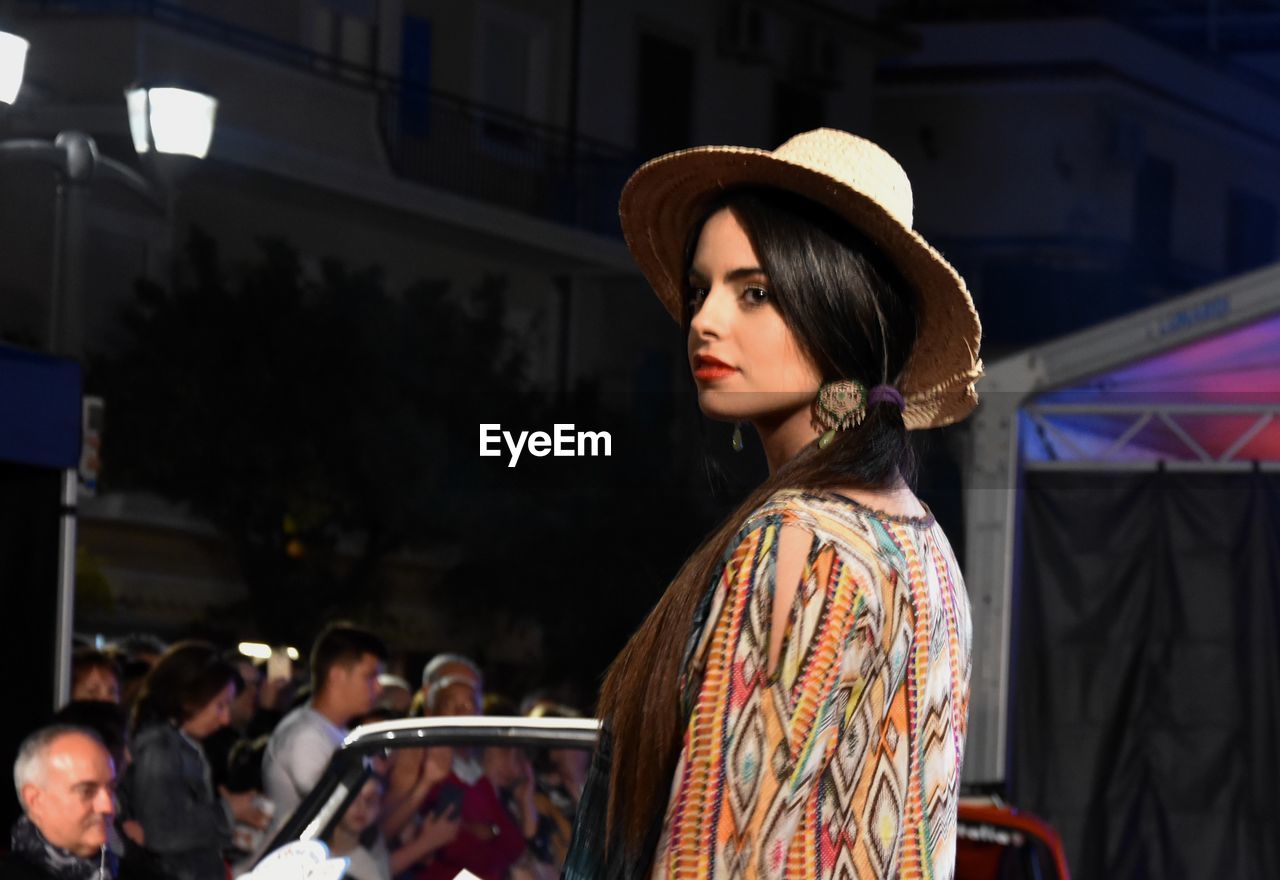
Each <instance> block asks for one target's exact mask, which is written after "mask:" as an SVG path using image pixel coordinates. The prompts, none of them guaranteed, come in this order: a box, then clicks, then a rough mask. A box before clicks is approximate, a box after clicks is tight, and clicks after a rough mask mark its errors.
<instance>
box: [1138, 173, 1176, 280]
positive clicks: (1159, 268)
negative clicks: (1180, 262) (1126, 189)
mask: <svg viewBox="0 0 1280 880" xmlns="http://www.w3.org/2000/svg"><path fill="white" fill-rule="evenodd" d="M1173 188H1174V170H1173V163H1172V162H1169V161H1168V160H1166V159H1157V158H1154V157H1152V156H1148V157H1147V158H1146V159H1145V160H1144V161H1143V163H1142V167H1141V168H1139V169H1138V175H1137V179H1136V181H1135V184H1134V195H1133V255H1134V262H1135V268H1136V269H1137V270H1138V272H1139V274H1140V275H1141V276H1144V277H1146V278H1148V279H1152V278H1159V277H1163V276H1164V275H1165V274H1167V272H1168V269H1169V263H1170V260H1171V257H1172V248H1171V243H1172V238H1173V234H1172V233H1173Z"/></svg>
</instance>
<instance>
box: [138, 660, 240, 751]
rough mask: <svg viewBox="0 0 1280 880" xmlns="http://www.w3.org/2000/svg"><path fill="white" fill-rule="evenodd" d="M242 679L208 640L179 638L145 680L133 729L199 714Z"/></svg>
mask: <svg viewBox="0 0 1280 880" xmlns="http://www.w3.org/2000/svg"><path fill="white" fill-rule="evenodd" d="M239 681H240V673H239V672H238V671H237V670H236V668H235V667H234V666H232V665H231V664H230V663H228V662H227V661H226V660H224V659H223V657H222V654H221V653H220V652H219V651H218V649H217V647H215V646H214V645H211V644H209V643H208V642H201V641H195V640H191V641H186V642H177V643H176V644H174V645H172V646H171V647H170V648H169V649H168V650H167V651H165V652H164V653H163V654H161V655H160V659H159V660H157V661H156V665H155V666H153V667H151V671H150V672H149V673H147V677H146V679H145V680H144V681H143V683H142V693H141V694H140V695H139V696H138V702H137V704H136V705H135V706H134V707H133V718H132V722H131V724H130V729H131V730H132V731H134V732H137V731H138V730H141V729H142V728H143V727H146V726H147V725H148V724H156V723H166V722H169V721H175V722H177V723H178V724H181V723H182V722H184V721H186V720H187V719H189V718H191V716H193V715H195V714H196V713H197V712H199V711H200V710H201V709H203V708H204V707H205V706H207V705H209V702H210V701H211V700H213V698H214V697H216V696H217V695H218V694H219V693H221V692H222V690H223V689H224V688H226V686H227V685H229V684H235V683H237V682H239Z"/></svg>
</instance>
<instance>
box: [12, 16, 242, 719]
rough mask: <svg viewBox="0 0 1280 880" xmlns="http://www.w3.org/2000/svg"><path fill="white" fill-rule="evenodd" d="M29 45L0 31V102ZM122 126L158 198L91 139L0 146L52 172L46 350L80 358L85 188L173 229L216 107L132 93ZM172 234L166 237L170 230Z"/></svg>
mask: <svg viewBox="0 0 1280 880" xmlns="http://www.w3.org/2000/svg"><path fill="white" fill-rule="evenodd" d="M27 48H28V43H27V41H26V40H24V39H22V38H21V37H18V36H16V35H14V34H10V33H6V32H3V31H0V102H3V103H6V104H11V103H13V101H14V100H15V99H16V97H17V94H18V92H19V90H20V89H21V87H22V76H23V69H24V67H25V64H26V55H27ZM126 105H127V107H128V110H129V126H130V132H131V134H132V135H133V141H134V145H135V147H136V148H137V150H138V153H139V156H141V157H142V158H143V160H144V161H149V162H150V164H151V165H152V167H153V169H154V171H155V173H156V176H157V177H158V178H159V180H160V181H161V183H162V184H163V185H164V186H163V189H164V191H165V192H164V193H163V194H162V193H161V192H160V191H159V190H160V188H159V187H157V186H156V185H155V184H153V183H152V182H151V181H149V180H147V178H145V177H143V176H142V175H141V174H139V173H138V172H136V171H134V170H133V169H132V168H130V167H128V166H127V165H124V164H122V163H120V162H117V161H116V160H114V159H111V158H109V157H107V156H103V155H100V154H99V152H98V146H97V144H96V143H95V142H94V140H93V138H91V137H90V136H89V135H87V134H85V133H83V132H79V131H64V132H61V133H59V134H58V136H57V137H55V138H54V139H53V140H52V141H45V140H33V139H15V140H8V141H3V142H0V161H5V160H9V159H15V160H34V161H37V162H40V163H43V164H45V165H49V166H51V167H52V168H53V170H54V174H55V178H56V182H57V186H56V204H55V210H54V229H53V266H52V271H51V274H50V284H49V287H50V291H49V322H48V348H49V349H50V351H52V352H54V353H56V354H61V355H66V356H71V357H77V358H78V357H79V355H80V349H81V339H80V304H81V301H82V280H83V273H84V267H83V263H84V260H83V252H84V240H85V223H84V218H85V206H86V202H87V196H88V189H89V186H90V185H91V184H92V183H93V182H94V181H96V180H100V179H109V180H113V181H114V182H116V183H118V184H121V185H123V186H125V187H128V188H129V189H130V190H132V191H133V192H135V193H137V194H138V195H140V196H141V197H142V198H144V199H145V200H146V201H148V202H149V203H151V204H152V205H153V206H154V207H156V208H157V209H158V210H160V211H163V212H164V214H165V216H166V219H167V220H169V221H170V223H169V225H170V226H172V217H173V210H172V206H173V198H172V191H173V187H172V183H173V180H174V176H175V175H176V174H177V172H178V171H179V168H180V165H181V164H183V163H185V162H188V161H193V160H196V159H202V158H204V157H205V156H206V155H207V154H208V151H209V142H210V140H211V139H212V137H213V124H214V116H215V114H216V111H217V101H215V100H214V99H213V98H211V97H209V96H208V95H202V94H200V93H198V92H191V91H189V90H186V89H177V88H169V87H159V88H150V89H146V88H137V89H130V90H129V91H128V92H127V93H126ZM170 235H172V230H170ZM76 496H77V475H76V472H75V471H67V472H66V473H65V474H64V475H63V511H64V512H63V515H62V523H61V528H60V532H61V537H60V545H61V549H60V558H59V563H58V602H57V624H56V635H55V644H54V705H55V708H56V707H57V706H60V705H62V704H63V703H65V702H66V700H67V698H68V697H69V696H70V681H71V640H72V635H73V629H74V609H75V501H76Z"/></svg>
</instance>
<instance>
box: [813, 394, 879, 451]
mask: <svg viewBox="0 0 1280 880" xmlns="http://www.w3.org/2000/svg"><path fill="white" fill-rule="evenodd" d="M866 403H867V389H866V388H865V387H864V386H863V384H862V383H861V382H859V381H858V380H857V379H837V380H836V381H834V382H824V383H823V385H822V387H821V388H819V389H818V399H817V400H815V401H814V404H813V407H814V418H815V419H816V420H817V422H818V424H820V425H821V426H822V427H824V428H826V429H827V430H826V432H825V433H824V434H823V435H822V437H821V439H819V440H818V448H819V449H826V448H827V446H828V445H829V444H830V443H831V441H832V440H834V439H835V436H836V431H843V430H844V429H845V428H851V427H853V426H854V425H857V424H859V423H861V422H862V416H863V415H864V414H865V413H866Z"/></svg>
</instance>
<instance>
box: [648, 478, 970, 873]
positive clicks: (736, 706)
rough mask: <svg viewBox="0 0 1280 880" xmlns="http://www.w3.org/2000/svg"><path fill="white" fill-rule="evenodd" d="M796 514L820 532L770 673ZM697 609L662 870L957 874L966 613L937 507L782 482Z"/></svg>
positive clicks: (658, 864) (798, 521) (660, 853)
mask: <svg viewBox="0 0 1280 880" xmlns="http://www.w3.org/2000/svg"><path fill="white" fill-rule="evenodd" d="M784 525H797V526H800V527H802V528H803V529H804V530H805V531H807V532H808V533H809V534H810V535H811V542H810V545H809V551H808V555H807V558H806V562H805V563H804V567H803V574H802V577H801V581H800V584H799V586H798V588H797V590H796V597H795V602H794V604H793V606H792V608H791V611H790V618H789V623H788V625H787V630H786V633H785V635H784V637H783V643H782V650H781V655H780V657H779V662H778V668H777V670H776V671H775V672H774V674H773V675H772V676H770V675H769V671H768V668H767V667H768V646H769V630H770V626H771V618H772V605H773V591H774V569H775V565H776V562H777V553H778V545H779V539H780V536H781V529H782V527H783V526H784ZM699 619H700V620H701V621H704V623H703V624H702V625H701V626H700V627H698V628H695V637H694V639H693V640H692V641H691V643H690V646H689V651H688V654H687V658H686V661H687V662H686V670H687V672H686V680H685V688H684V695H685V697H686V701H687V707H688V710H689V724H688V727H687V729H686V731H685V738H684V745H683V749H682V752H681V756H680V761H679V764H678V766H677V768H676V775H675V778H674V780H673V783H672V792H671V800H670V803H669V806H668V808H667V815H666V819H665V823H664V825H663V829H662V835H661V837H660V839H659V842H658V848H657V852H656V854H655V859H654V869H653V877H654V878H692V877H698V878H740V877H751V878H783V877H785V878H889V877H893V878H950V877H952V876H953V873H954V870H955V834H956V803H957V798H958V794H959V784H960V764H961V757H962V753H963V750H964V737H965V727H966V719H967V710H968V696H969V671H970V646H971V641H970V621H969V603H968V598H967V596H966V593H965V589H964V584H963V581H962V579H961V575H960V569H959V566H958V565H957V564H956V561H955V557H954V555H953V554H952V551H951V547H950V544H949V543H948V542H947V539H946V536H945V535H944V534H943V533H942V529H941V528H940V527H939V526H938V525H937V523H936V522H935V521H934V520H933V518H932V517H931V516H930V517H924V518H919V519H916V518H909V517H894V516H889V515H885V514H881V513H877V512H875V511H872V510H870V509H868V508H866V507H863V506H861V505H859V504H857V503H855V502H853V501H851V500H849V499H846V498H843V497H842V496H839V495H835V494H831V493H823V494H813V493H805V492H800V491H784V492H780V493H778V494H776V495H775V496H773V498H772V499H770V500H769V501H768V502H767V503H766V504H765V505H763V506H762V507H761V508H759V509H758V510H757V511H756V512H755V513H754V514H753V515H752V516H751V517H750V519H748V521H747V522H746V523H745V524H744V526H743V528H742V530H741V531H740V532H739V534H738V536H737V539H736V541H735V543H734V544H733V545H731V548H730V551H729V554H728V556H727V561H726V564H725V567H724V569H723V572H722V574H721V576H720V577H719V579H718V580H717V582H716V585H715V589H714V590H712V591H710V592H709V594H708V596H707V599H706V600H704V604H703V608H702V610H701V611H700V614H699Z"/></svg>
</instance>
